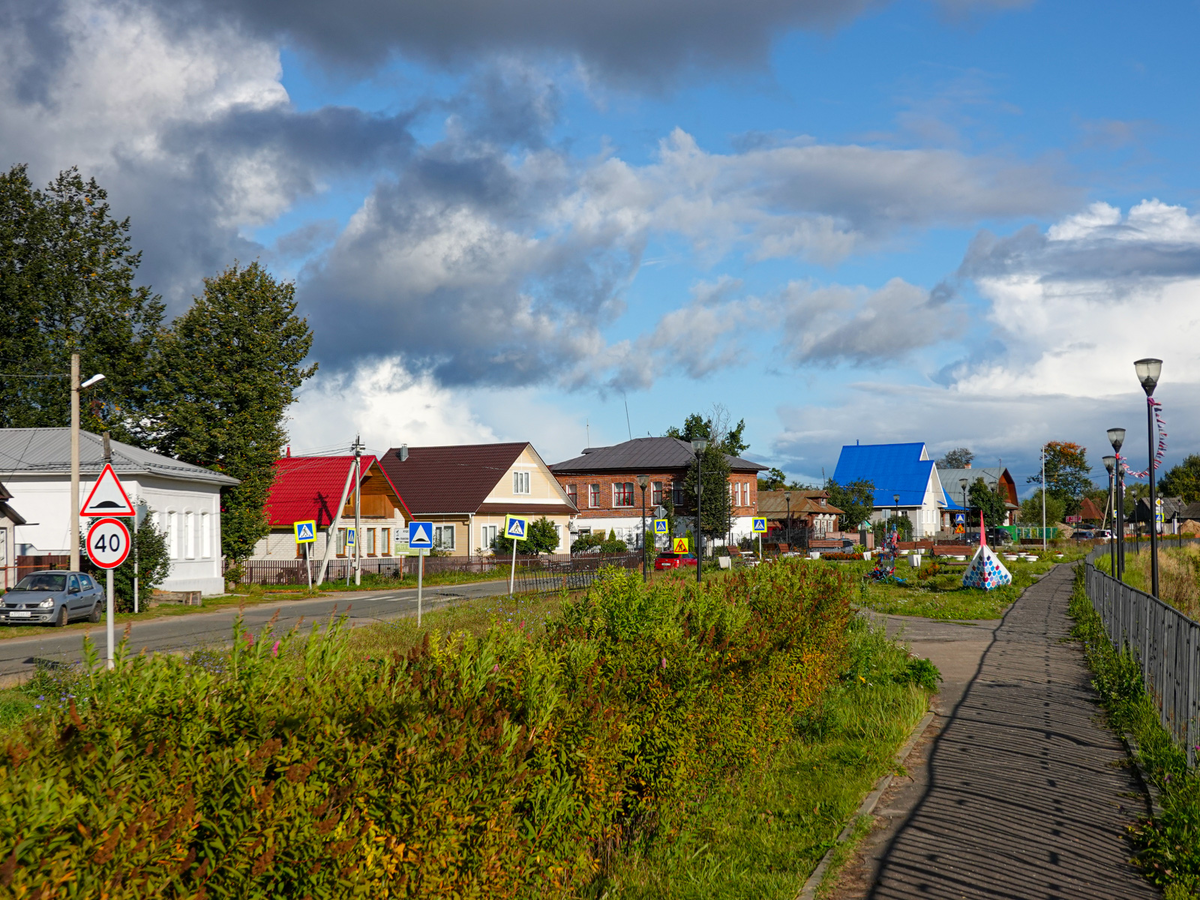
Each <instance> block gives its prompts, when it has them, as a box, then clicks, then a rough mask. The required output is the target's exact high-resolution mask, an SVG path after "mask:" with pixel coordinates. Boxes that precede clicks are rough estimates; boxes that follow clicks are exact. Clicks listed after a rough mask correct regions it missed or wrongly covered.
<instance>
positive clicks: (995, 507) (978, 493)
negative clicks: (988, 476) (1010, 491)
mask: <svg viewBox="0 0 1200 900" xmlns="http://www.w3.org/2000/svg"><path fill="white" fill-rule="evenodd" d="M967 497H968V499H969V500H970V502H971V508H972V509H976V510H979V511H980V512H982V513H983V522H984V524H985V525H986V526H987V527H988V528H995V527H996V526H997V525H1003V524H1004V519H1005V517H1006V516H1007V515H1008V508H1007V507H1006V506H1005V494H1004V493H1003V492H1002V491H1001V490H999V489H998V488H997V489H992V488H990V487H988V484H987V482H986V481H984V480H983V479H982V478H976V479H975V483H974V484H972V485H971V488H970V490H969V491H968V492H967Z"/></svg>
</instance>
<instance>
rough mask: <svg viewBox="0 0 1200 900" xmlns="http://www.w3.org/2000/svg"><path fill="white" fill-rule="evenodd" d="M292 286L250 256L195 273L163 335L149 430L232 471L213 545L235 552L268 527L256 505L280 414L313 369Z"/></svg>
mask: <svg viewBox="0 0 1200 900" xmlns="http://www.w3.org/2000/svg"><path fill="white" fill-rule="evenodd" d="M311 346H312V331H311V330H310V329H309V327H308V323H307V322H306V321H305V320H304V319H302V318H300V317H299V316H297V315H296V301H295V299H294V288H293V286H292V285H291V284H290V283H287V282H279V281H276V280H275V279H274V278H273V277H272V276H271V275H270V273H269V272H267V270H266V269H264V268H263V267H262V266H260V265H259V264H258V263H257V262H255V263H252V264H251V265H249V266H246V267H244V268H242V267H240V266H239V265H238V264H237V263H234V264H233V265H232V266H230V267H229V268H228V269H226V270H225V271H224V272H222V273H221V274H220V275H218V276H217V277H216V278H208V279H205V282H204V293H203V295H201V296H200V297H197V298H196V300H195V302H194V304H193V305H192V308H191V309H189V310H188V311H187V312H186V313H185V314H184V315H182V316H180V317H179V318H178V319H176V320H175V322H174V323H173V325H172V327H171V330H170V331H169V332H168V333H167V334H166V335H165V336H164V340H163V359H164V363H165V364H164V366H163V369H162V373H161V382H160V384H161V387H160V394H161V398H162V401H163V404H162V407H161V409H160V410H159V415H158V417H157V421H158V425H159V432H158V434H157V436H156V438H157V444H158V449H159V450H160V451H162V452H166V453H169V454H170V455H172V456H174V457H176V458H178V459H182V460H185V461H187V462H190V463H195V464H196V465H201V466H206V467H208V468H210V469H215V470H217V471H219V472H224V473H225V474H226V475H231V476H233V477H234V478H238V479H240V480H241V484H239V485H237V486H236V487H232V488H226V489H225V490H224V491H222V497H221V507H222V508H221V545H222V550H223V552H224V554H225V556H226V557H228V558H229V559H232V560H242V559H245V558H246V557H247V556H248V555H249V554H250V552H251V551H252V550H253V549H254V544H255V543H256V542H257V541H258V540H259V539H260V538H261V537H263V536H264V535H265V534H266V533H267V530H268V526H267V522H266V519H265V517H264V514H263V506H264V504H265V503H266V500H267V495H268V493H269V492H270V489H271V481H272V479H273V478H274V474H275V469H274V463H275V460H276V459H277V458H278V456H279V452H280V450H281V449H282V447H283V444H284V442H285V441H286V440H287V432H286V431H285V429H284V414H285V412H286V410H287V408H288V407H289V406H290V405H291V404H292V402H293V401H294V400H295V398H296V390H297V389H298V388H299V387H300V385H301V384H302V383H303V382H304V380H305V379H306V378H309V377H310V376H311V375H312V374H313V373H314V372H315V371H316V370H317V366H316V364H315V363H314V364H313V365H311V366H307V367H306V366H304V365H303V362H304V360H305V358H306V357H307V356H308V351H309V348H310V347H311Z"/></svg>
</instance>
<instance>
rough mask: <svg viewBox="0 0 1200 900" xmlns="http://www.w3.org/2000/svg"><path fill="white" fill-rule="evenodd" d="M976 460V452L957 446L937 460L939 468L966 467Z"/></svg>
mask: <svg viewBox="0 0 1200 900" xmlns="http://www.w3.org/2000/svg"><path fill="white" fill-rule="evenodd" d="M974 460H975V454H974V453H972V452H971V451H970V450H968V449H967V448H966V447H955V448H954V449H953V450H951V451H950V452H949V453H947V454H946V455H945V456H943V457H942V458H941V459H939V460H938V461H937V465H938V468H939V469H965V468H967V466H969V465H971V463H972V462H974Z"/></svg>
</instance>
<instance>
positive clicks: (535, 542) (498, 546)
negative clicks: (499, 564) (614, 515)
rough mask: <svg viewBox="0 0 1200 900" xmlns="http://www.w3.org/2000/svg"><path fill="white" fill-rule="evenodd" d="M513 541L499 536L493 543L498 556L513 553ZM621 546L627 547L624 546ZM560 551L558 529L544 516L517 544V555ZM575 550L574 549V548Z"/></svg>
mask: <svg viewBox="0 0 1200 900" xmlns="http://www.w3.org/2000/svg"><path fill="white" fill-rule="evenodd" d="M512 545H513V542H512V539H511V538H507V537H505V536H504V535H503V534H497V535H496V539H495V540H494V541H492V550H493V551H494V552H495V553H498V554H501V555H503V554H507V553H512ZM621 546H625V545H624V544H622V545H621ZM557 549H558V529H557V528H555V527H554V523H553V522H551V521H550V520H549V519H547V518H546V517H545V516H542V517H541V518H540V519H534V520H533V521H532V522H530V523H529V529H528V531H526V533H525V540H523V541H518V542H517V553H518V554H521V553H553V552H554V551H555V550H557ZM572 549H574V548H572Z"/></svg>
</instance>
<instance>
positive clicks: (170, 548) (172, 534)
mask: <svg viewBox="0 0 1200 900" xmlns="http://www.w3.org/2000/svg"><path fill="white" fill-rule="evenodd" d="M167 553H168V554H169V555H170V557H171V559H179V513H177V512H175V510H173V509H170V510H167Z"/></svg>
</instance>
